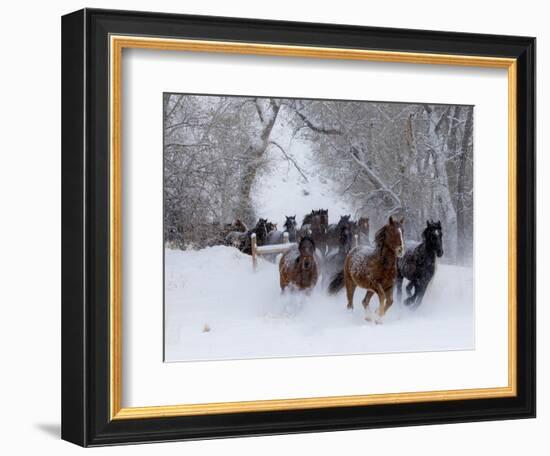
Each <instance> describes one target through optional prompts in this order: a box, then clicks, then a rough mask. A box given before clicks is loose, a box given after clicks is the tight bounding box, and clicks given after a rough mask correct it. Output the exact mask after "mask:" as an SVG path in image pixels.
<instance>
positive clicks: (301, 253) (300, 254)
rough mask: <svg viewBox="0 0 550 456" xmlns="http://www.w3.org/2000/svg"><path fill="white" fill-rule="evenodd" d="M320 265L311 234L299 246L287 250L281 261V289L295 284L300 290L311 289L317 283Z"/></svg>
mask: <svg viewBox="0 0 550 456" xmlns="http://www.w3.org/2000/svg"><path fill="white" fill-rule="evenodd" d="M318 277H319V267H318V265H317V260H316V259H315V242H314V241H313V239H312V238H311V237H309V236H305V237H303V238H302V239H301V240H300V244H299V245H298V247H293V248H291V249H289V250H287V251H286V252H285V253H284V254H283V256H282V257H281V260H280V261H279V280H280V284H281V291H283V292H284V291H285V288H286V287H287V286H288V285H290V284H293V285H295V286H296V287H297V288H298V289H299V290H311V289H312V288H313V287H314V286H315V284H316V283H317V278H318Z"/></svg>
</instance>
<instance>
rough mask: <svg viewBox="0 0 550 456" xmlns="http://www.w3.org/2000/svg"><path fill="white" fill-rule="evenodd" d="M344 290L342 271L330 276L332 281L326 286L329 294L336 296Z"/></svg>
mask: <svg viewBox="0 0 550 456" xmlns="http://www.w3.org/2000/svg"><path fill="white" fill-rule="evenodd" d="M342 288H344V271H343V270H342V271H340V272H338V273H336V274H334V275H333V276H332V280H331V281H330V284H329V286H328V292H329V294H336V293H338V292H339V291H340V290H341V289H342Z"/></svg>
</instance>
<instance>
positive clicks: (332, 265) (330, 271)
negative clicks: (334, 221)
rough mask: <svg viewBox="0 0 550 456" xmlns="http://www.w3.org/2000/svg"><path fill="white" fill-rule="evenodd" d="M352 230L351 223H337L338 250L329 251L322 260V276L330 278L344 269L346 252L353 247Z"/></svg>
mask: <svg viewBox="0 0 550 456" xmlns="http://www.w3.org/2000/svg"><path fill="white" fill-rule="evenodd" d="M352 233H353V230H352V226H351V223H340V224H338V250H337V251H336V252H331V253H329V254H328V255H327V256H326V258H325V261H324V262H323V278H332V277H333V276H334V274H336V273H338V271H342V270H343V269H344V261H345V259H346V256H347V254H348V253H349V252H350V250H351V249H352V248H353V234H352Z"/></svg>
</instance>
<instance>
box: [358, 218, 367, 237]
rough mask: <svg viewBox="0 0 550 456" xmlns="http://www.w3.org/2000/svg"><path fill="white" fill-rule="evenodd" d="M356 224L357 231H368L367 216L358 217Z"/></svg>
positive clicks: (364, 232)
mask: <svg viewBox="0 0 550 456" xmlns="http://www.w3.org/2000/svg"><path fill="white" fill-rule="evenodd" d="M357 225H358V226H359V232H360V233H363V234H366V233H368V232H369V218H368V217H360V218H359V220H358V221H357Z"/></svg>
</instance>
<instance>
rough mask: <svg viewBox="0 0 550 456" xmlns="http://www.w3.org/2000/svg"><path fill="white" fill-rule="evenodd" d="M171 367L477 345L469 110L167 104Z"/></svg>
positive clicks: (170, 99)
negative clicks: (185, 363) (180, 363)
mask: <svg viewBox="0 0 550 456" xmlns="http://www.w3.org/2000/svg"><path fill="white" fill-rule="evenodd" d="M163 114H164V122H163V130H164V132H163V134H164V145H163V163H164V189H163V203H164V288H165V296H164V326H165V327H164V338H165V340H164V359H165V361H166V362H178V361H199V360H222V359H247V358H263V357H265V358H274V357H297V356H327V355H350V354H369V353H404V352H418V351H439V350H471V349H473V348H474V304H475V303H474V294H473V266H474V265H473V225H474V212H473V210H474V207H473V201H474V193H473V192H474V180H473V153H474V151H473V129H474V107H473V106H471V105H444V104H426V103H398V102H384V101H352V100H323V99H290V98H274V97H273V98H270V97H250V96H229V95H210V94H183V93H165V94H164V95H163Z"/></svg>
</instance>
